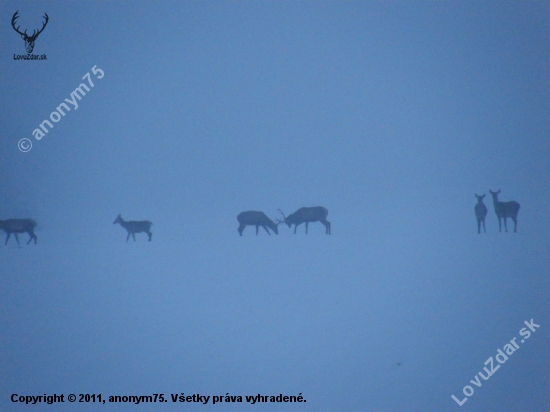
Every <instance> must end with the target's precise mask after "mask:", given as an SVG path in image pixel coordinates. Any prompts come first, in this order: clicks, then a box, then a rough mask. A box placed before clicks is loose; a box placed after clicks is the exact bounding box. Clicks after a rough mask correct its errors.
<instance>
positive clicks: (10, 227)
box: [0, 219, 36, 245]
mask: <svg viewBox="0 0 550 412" xmlns="http://www.w3.org/2000/svg"><path fill="white" fill-rule="evenodd" d="M35 227H36V222H35V221H34V220H32V219H8V220H0V229H2V230H3V231H4V232H6V233H7V236H6V243H4V245H7V244H8V240H9V238H10V236H11V234H12V233H13V234H14V235H15V240H17V244H18V245H19V237H18V236H17V234H18V233H25V232H26V233H28V234H29V236H30V238H29V241H28V242H27V245H28V244H29V243H31V241H32V240H33V239H34V244H35V245H36V235H35V234H34V228H35Z"/></svg>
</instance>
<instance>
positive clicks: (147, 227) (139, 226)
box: [113, 215, 153, 242]
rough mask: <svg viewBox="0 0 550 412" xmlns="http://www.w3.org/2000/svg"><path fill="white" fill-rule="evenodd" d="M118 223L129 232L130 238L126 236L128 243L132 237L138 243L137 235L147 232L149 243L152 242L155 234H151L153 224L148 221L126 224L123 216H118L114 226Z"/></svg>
mask: <svg viewBox="0 0 550 412" xmlns="http://www.w3.org/2000/svg"><path fill="white" fill-rule="evenodd" d="M117 223H119V224H120V226H122V227H123V228H124V229H126V231H127V232H128V236H126V242H128V239H130V235H132V237H133V238H134V242H135V241H136V233H141V232H145V233H147V235H148V236H149V242H150V241H151V237H152V236H153V234H152V233H151V225H152V223H151V222H149V221H148V220H141V221H136V220H130V221H128V222H126V221H125V220H124V219H122V216H120V215H118V216H117V218H116V219H115V221H114V222H113V225H116V224H117Z"/></svg>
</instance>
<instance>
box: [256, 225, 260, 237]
mask: <svg viewBox="0 0 550 412" xmlns="http://www.w3.org/2000/svg"><path fill="white" fill-rule="evenodd" d="M259 229H260V225H256V236H258V230H259Z"/></svg>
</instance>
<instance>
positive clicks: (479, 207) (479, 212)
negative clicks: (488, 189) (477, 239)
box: [474, 193, 487, 233]
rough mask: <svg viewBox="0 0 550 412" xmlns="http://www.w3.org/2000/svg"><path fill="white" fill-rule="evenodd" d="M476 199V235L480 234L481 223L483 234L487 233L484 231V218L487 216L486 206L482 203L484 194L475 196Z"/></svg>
mask: <svg viewBox="0 0 550 412" xmlns="http://www.w3.org/2000/svg"><path fill="white" fill-rule="evenodd" d="M474 194H475V193H474ZM475 196H476V197H477V204H476V207H475V212H476V218H477V233H481V224H482V223H483V233H487V232H486V230H485V216H487V206H485V203H483V198H484V197H485V193H484V194H483V195H481V196H478V195H475Z"/></svg>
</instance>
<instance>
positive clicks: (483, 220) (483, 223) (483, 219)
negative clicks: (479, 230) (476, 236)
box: [482, 219, 487, 233]
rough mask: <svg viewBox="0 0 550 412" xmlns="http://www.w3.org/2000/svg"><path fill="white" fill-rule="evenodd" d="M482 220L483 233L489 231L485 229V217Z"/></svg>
mask: <svg viewBox="0 0 550 412" xmlns="http://www.w3.org/2000/svg"><path fill="white" fill-rule="evenodd" d="M482 222H483V233H487V231H486V230H485V219H483V220H482Z"/></svg>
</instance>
